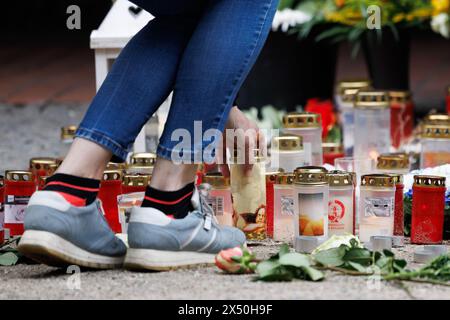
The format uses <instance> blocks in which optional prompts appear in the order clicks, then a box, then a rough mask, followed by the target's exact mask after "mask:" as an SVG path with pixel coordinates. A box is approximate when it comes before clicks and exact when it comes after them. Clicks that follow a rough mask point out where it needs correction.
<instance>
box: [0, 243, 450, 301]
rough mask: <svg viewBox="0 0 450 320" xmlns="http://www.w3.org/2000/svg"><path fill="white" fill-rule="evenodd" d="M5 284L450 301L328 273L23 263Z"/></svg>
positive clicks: (42, 289) (70, 290) (79, 294)
mask: <svg viewBox="0 0 450 320" xmlns="http://www.w3.org/2000/svg"><path fill="white" fill-rule="evenodd" d="M277 249H278V246H277V245H275V244H273V243H265V245H263V246H258V247H255V248H254V251H255V252H256V253H257V254H258V256H259V257H267V256H269V254H272V253H275V252H276V251H277ZM411 250H412V247H411V246H408V247H406V248H404V249H402V250H401V251H399V250H396V253H397V254H399V256H402V257H405V258H407V259H409V260H410V258H411ZM411 267H416V266H414V265H411ZM78 280H79V282H78ZM0 283H1V288H2V290H0V299H163V300H167V299H283V300H287V299H312V300H318V299H395V300H399V299H450V288H449V287H443V286H436V285H429V284H421V283H403V284H400V283H395V282H389V283H387V282H378V281H376V280H374V279H370V278H367V277H349V276H344V275H341V274H338V273H335V272H327V275H326V279H325V280H324V281H322V282H314V283H313V282H308V281H293V282H278V283H262V282H254V281H252V275H226V274H223V273H222V272H221V271H219V270H218V269H217V268H215V267H199V268H194V269H188V270H178V271H170V272H144V273H141V272H130V271H124V270H113V271H89V272H82V273H81V274H80V275H79V276H74V275H72V274H67V273H66V270H59V269H55V268H51V267H47V266H43V265H19V266H15V267H0ZM78 283H79V285H80V286H79V289H78V288H77V284H78Z"/></svg>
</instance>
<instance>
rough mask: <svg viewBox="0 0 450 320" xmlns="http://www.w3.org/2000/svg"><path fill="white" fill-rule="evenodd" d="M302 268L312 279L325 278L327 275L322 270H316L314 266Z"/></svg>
mask: <svg viewBox="0 0 450 320" xmlns="http://www.w3.org/2000/svg"><path fill="white" fill-rule="evenodd" d="M302 270H303V271H304V272H305V273H306V275H307V276H308V277H309V279H310V280H312V281H319V280H322V279H324V278H325V275H324V273H323V272H322V271H319V270H316V269H314V268H312V267H302Z"/></svg>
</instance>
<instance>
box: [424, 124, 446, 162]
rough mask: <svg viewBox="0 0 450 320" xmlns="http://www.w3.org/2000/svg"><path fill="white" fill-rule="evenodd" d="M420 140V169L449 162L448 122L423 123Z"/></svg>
mask: <svg viewBox="0 0 450 320" xmlns="http://www.w3.org/2000/svg"><path fill="white" fill-rule="evenodd" d="M420 141H421V145H422V151H421V154H420V167H421V168H422V169H425V168H430V167H436V166H440V165H444V164H448V163H450V122H447V123H444V122H442V123H426V124H424V125H423V127H422V134H421V140H420Z"/></svg>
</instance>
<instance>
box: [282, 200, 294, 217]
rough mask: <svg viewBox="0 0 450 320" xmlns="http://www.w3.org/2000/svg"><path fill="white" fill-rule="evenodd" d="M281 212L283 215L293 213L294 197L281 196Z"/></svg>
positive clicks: (291, 214)
mask: <svg viewBox="0 0 450 320" xmlns="http://www.w3.org/2000/svg"><path fill="white" fill-rule="evenodd" d="M281 214H282V215H283V216H293V215H294V198H293V197H292V196H281Z"/></svg>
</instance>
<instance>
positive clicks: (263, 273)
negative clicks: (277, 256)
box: [256, 260, 280, 278]
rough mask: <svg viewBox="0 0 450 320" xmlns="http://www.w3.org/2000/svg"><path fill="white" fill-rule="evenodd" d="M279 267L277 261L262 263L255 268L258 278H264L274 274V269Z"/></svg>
mask: <svg viewBox="0 0 450 320" xmlns="http://www.w3.org/2000/svg"><path fill="white" fill-rule="evenodd" d="M279 266H280V264H279V263H278V261H277V260H266V261H262V262H260V263H259V264H258V266H257V267H256V273H258V275H259V277H260V278H264V277H267V276H270V275H272V274H275V273H276V269H277V268H278V267H279Z"/></svg>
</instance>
